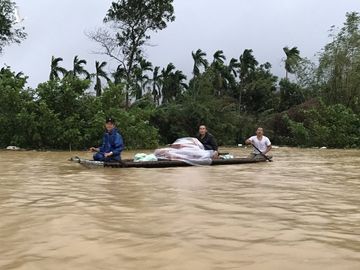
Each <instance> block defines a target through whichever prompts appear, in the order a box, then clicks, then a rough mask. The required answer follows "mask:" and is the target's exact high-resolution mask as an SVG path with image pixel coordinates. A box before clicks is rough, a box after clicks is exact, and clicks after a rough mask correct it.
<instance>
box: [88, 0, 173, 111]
mask: <svg viewBox="0 0 360 270" xmlns="http://www.w3.org/2000/svg"><path fill="white" fill-rule="evenodd" d="M172 3H173V0H119V1H115V2H112V4H111V7H110V9H109V10H108V12H107V14H106V17H105V19H104V22H105V23H106V24H107V25H110V26H111V27H110V30H101V29H100V30H98V31H97V32H96V33H93V34H91V35H90V36H91V38H92V39H93V40H94V41H96V42H98V43H100V44H101V46H102V47H103V48H104V53H105V54H107V55H108V56H109V57H111V58H113V59H114V60H116V61H117V62H118V63H119V67H118V72H117V75H116V77H117V80H119V77H120V75H121V77H123V79H124V81H126V84H125V99H126V101H125V102H126V106H127V107H130V95H134V94H135V96H137V97H140V98H141V95H139V91H136V90H137V89H134V86H136V85H138V81H139V80H142V79H143V77H142V76H137V74H136V71H138V68H139V66H140V64H141V61H142V60H143V59H144V57H143V56H144V55H143V54H144V51H143V50H144V49H143V47H144V45H146V41H147V40H149V39H150V33H151V32H157V31H159V30H162V29H164V28H166V27H167V23H169V22H172V21H174V20H175V16H174V8H173V5H172ZM140 83H141V82H140ZM131 90H132V91H131Z"/></svg>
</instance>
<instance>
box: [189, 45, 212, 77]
mask: <svg viewBox="0 0 360 270" xmlns="http://www.w3.org/2000/svg"><path fill="white" fill-rule="evenodd" d="M191 55H192V58H193V60H194V67H193V74H194V77H195V76H198V75H199V74H200V67H201V66H203V67H204V68H205V69H206V68H207V67H208V65H209V62H208V61H207V60H206V59H205V56H206V53H205V52H203V51H202V50H201V49H198V50H197V51H196V52H195V53H194V52H191Z"/></svg>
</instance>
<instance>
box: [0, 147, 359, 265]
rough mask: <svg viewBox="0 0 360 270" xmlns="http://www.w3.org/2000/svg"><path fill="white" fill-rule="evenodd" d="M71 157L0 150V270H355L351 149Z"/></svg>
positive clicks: (355, 180) (355, 155)
mask: <svg viewBox="0 0 360 270" xmlns="http://www.w3.org/2000/svg"><path fill="white" fill-rule="evenodd" d="M226 150H228V151H229V149H226ZM230 152H231V153H233V154H236V155H238V156H245V155H247V154H248V153H249V149H230ZM133 154H134V153H130V152H127V153H125V157H131V156H132V155H133ZM72 155H79V156H82V157H90V154H89V153H86V152H83V153H75V152H73V153H69V152H60V153H59V152H5V151H2V152H0V269H1V270H8V269H19V270H20V269H26V270H33V269H34V270H39V269H44V270H45V269H51V270H54V269H55V270H57V269H59V270H63V269H82V270H83V269H86V270H87V269H89V270H95V269H96V270H98V269H151V270H152V269H154V270H155V269H156V270H160V269H175V270H177V269H190V270H192V269H194V270H198V269H200V270H202V269H204V270H209V269H220V270H221V269H264V270H265V269H266V270H272V269H274V270H275V269H276V270H278V269H291V270H293V269H299V270H300V269H301V270H303V269H347V270H349V269H354V270H355V269H360V151H359V150H329V149H294V148H279V149H274V150H273V151H272V155H273V156H274V162H271V163H270V162H264V163H259V164H240V165H226V166H214V167H186V168H159V169H141V168H130V169H113V168H100V169H86V168H83V167H81V166H80V165H79V164H74V163H70V162H68V161H67V158H69V157H70V156H72Z"/></svg>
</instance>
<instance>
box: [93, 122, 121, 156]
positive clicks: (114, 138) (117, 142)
mask: <svg viewBox="0 0 360 270" xmlns="http://www.w3.org/2000/svg"><path fill="white" fill-rule="evenodd" d="M122 150H124V142H123V139H122V137H121V135H120V133H119V131H118V130H117V129H116V128H115V120H114V119H113V118H107V119H106V122H105V134H104V136H103V142H102V145H101V147H98V148H96V147H91V148H90V151H92V152H97V153H96V154H94V160H96V161H106V162H111V161H120V160H121V151H122Z"/></svg>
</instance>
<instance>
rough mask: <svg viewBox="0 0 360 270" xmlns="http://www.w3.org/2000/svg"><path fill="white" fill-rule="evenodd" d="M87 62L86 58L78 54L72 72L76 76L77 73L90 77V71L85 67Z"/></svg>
mask: <svg viewBox="0 0 360 270" xmlns="http://www.w3.org/2000/svg"><path fill="white" fill-rule="evenodd" d="M86 63H87V62H86V60H84V59H79V57H78V56H77V55H76V56H75V57H74V61H73V70H72V71H71V74H72V75H73V76H74V77H76V76H77V75H85V77H86V79H90V73H89V72H88V71H87V70H85V69H84V65H86Z"/></svg>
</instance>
